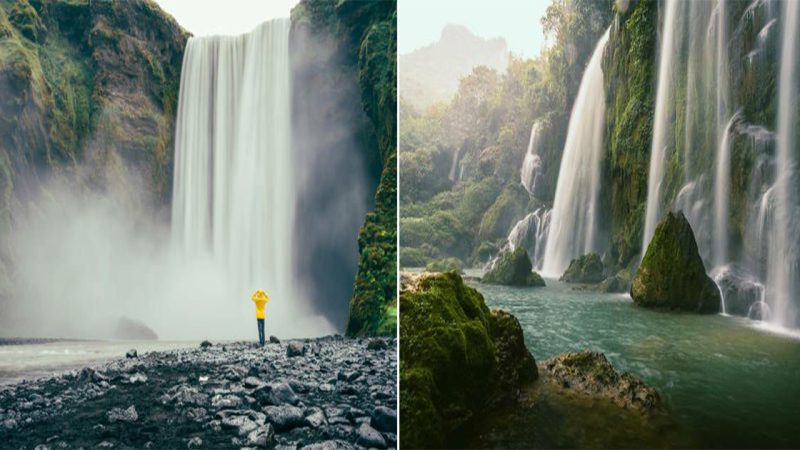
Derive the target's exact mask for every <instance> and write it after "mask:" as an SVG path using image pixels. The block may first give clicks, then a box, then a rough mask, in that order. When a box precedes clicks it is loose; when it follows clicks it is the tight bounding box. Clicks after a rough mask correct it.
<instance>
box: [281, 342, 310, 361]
mask: <svg viewBox="0 0 800 450" xmlns="http://www.w3.org/2000/svg"><path fill="white" fill-rule="evenodd" d="M305 354H306V348H305V345H304V344H303V343H302V342H299V341H292V342H289V345H287V346H286V356H287V357H289V358H293V357H295V356H303V355H305Z"/></svg>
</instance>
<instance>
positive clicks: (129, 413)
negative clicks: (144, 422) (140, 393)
mask: <svg viewBox="0 0 800 450" xmlns="http://www.w3.org/2000/svg"><path fill="white" fill-rule="evenodd" d="M106 418H107V419H108V421H109V422H110V423H116V422H127V423H133V422H136V421H137V420H139V414H138V413H137V412H136V407H135V406H133V405H131V406H129V407H128V409H122V408H113V409H111V410H110V411H108V412H107V413H106Z"/></svg>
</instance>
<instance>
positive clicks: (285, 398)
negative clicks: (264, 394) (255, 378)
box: [270, 383, 300, 405]
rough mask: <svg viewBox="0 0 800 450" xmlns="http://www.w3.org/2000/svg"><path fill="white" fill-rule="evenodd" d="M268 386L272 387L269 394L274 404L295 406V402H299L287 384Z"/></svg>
mask: <svg viewBox="0 0 800 450" xmlns="http://www.w3.org/2000/svg"><path fill="white" fill-rule="evenodd" d="M270 386H271V387H272V392H271V393H272V399H273V401H274V404H278V405H279V404H282V403H289V404H291V405H297V402H299V401H300V399H299V398H298V397H297V394H295V393H294V390H293V389H292V387H291V386H289V384H287V383H274V384H272V385H270Z"/></svg>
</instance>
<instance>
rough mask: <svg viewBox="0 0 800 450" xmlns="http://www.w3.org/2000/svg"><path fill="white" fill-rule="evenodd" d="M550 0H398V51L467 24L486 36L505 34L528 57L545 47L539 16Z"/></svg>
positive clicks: (512, 48) (513, 49) (515, 50)
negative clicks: (448, 26) (447, 28)
mask: <svg viewBox="0 0 800 450" xmlns="http://www.w3.org/2000/svg"><path fill="white" fill-rule="evenodd" d="M550 3H551V0H397V22H398V23H397V27H398V30H397V34H398V43H397V45H398V52H399V53H400V54H406V53H409V52H411V51H413V50H416V49H418V48H420V47H424V46H426V45H428V44H431V43H433V42H436V41H438V40H439V36H440V35H441V33H442V28H444V26H445V25H447V24H451V23H452V24H458V25H464V26H465V27H467V28H469V29H470V31H472V32H473V33H475V34H477V35H478V36H481V37H483V38H494V37H502V38H505V40H506V43H507V44H508V49H509V50H510V51H511V52H513V53H515V54H517V55H522V56H525V57H528V58H531V57H534V56H536V55H538V54H539V52H540V50H541V49H542V48H543V47H544V44H545V41H544V34H543V33H542V25H541V22H540V19H541V18H542V17H543V16H544V13H545V11H546V10H547V7H548V6H549V5H550Z"/></svg>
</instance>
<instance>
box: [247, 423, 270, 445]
mask: <svg viewBox="0 0 800 450" xmlns="http://www.w3.org/2000/svg"><path fill="white" fill-rule="evenodd" d="M274 442H275V429H274V428H273V427H272V425H271V424H269V423H266V424H264V425H261V426H259V427H258V428H256V429H254V430H253V431H251V432H250V433H249V434H248V435H247V444H248V445H252V446H253V447H259V448H266V447H269V446H271V445H272V444H273V443H274Z"/></svg>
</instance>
